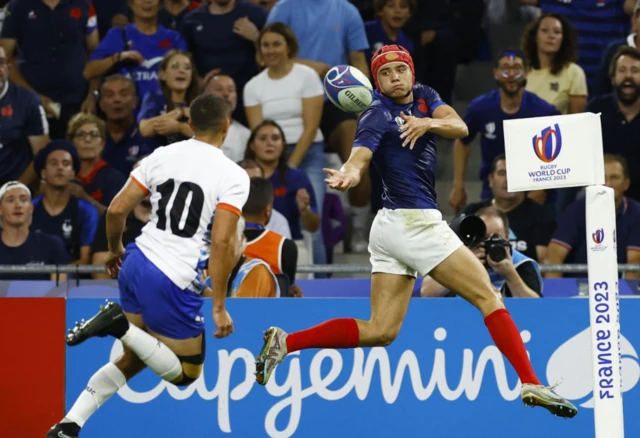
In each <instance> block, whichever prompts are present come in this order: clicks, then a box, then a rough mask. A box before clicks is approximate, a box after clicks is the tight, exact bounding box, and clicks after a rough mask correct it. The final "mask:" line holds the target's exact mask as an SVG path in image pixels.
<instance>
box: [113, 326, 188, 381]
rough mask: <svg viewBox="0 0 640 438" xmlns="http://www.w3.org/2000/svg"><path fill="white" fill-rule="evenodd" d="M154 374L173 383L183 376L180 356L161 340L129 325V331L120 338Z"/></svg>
mask: <svg viewBox="0 0 640 438" xmlns="http://www.w3.org/2000/svg"><path fill="white" fill-rule="evenodd" d="M120 340H121V341H122V343H123V344H124V345H126V346H127V347H129V348H131V350H133V352H134V353H135V354H136V356H138V357H139V358H140V360H141V361H142V362H144V363H145V365H147V366H148V367H149V368H151V369H152V370H153V372H154V373H156V374H157V375H159V376H160V377H161V378H163V379H164V380H166V381H167V382H173V381H174V380H176V379H177V378H178V377H180V374H182V365H181V364H180V359H178V356H176V354H175V353H174V352H173V351H171V350H170V349H169V347H167V346H166V345H165V344H163V343H162V342H161V341H160V340H158V339H156V338H154V337H153V336H151V335H150V334H149V333H147V332H145V331H143V330H140V329H139V328H138V327H136V326H135V325H133V324H129V330H127V333H125V334H124V336H122V337H121V338H120Z"/></svg>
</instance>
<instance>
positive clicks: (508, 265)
mask: <svg viewBox="0 0 640 438" xmlns="http://www.w3.org/2000/svg"><path fill="white" fill-rule="evenodd" d="M487 264H488V265H489V267H491V269H493V270H494V271H495V272H496V273H497V274H498V275H500V276H501V277H504V278H507V277H508V276H509V275H510V274H512V273H513V272H514V271H515V267H514V266H513V258H511V251H507V256H506V257H505V258H504V259H503V260H502V261H500V262H495V261H493V260H492V259H491V256H489V254H487Z"/></svg>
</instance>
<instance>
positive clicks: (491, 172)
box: [489, 154, 507, 175]
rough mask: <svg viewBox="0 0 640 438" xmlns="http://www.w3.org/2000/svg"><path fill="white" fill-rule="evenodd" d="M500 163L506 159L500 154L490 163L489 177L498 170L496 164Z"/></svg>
mask: <svg viewBox="0 0 640 438" xmlns="http://www.w3.org/2000/svg"><path fill="white" fill-rule="evenodd" d="M500 161H507V157H506V156H505V155H504V154H500V155H498V156H497V157H495V158H494V159H493V161H492V162H491V167H490V168H489V175H493V174H494V173H496V169H497V168H498V163H499V162H500Z"/></svg>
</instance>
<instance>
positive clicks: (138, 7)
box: [84, 0, 187, 100]
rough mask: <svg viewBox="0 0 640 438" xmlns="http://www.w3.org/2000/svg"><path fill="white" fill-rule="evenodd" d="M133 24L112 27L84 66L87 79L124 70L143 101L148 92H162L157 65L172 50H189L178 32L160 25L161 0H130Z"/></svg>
mask: <svg viewBox="0 0 640 438" xmlns="http://www.w3.org/2000/svg"><path fill="white" fill-rule="evenodd" d="M129 7H130V8H131V12H132V14H133V24H128V25H126V26H125V27H124V28H122V29H120V28H113V29H111V30H110V31H109V32H108V33H107V35H105V37H104V39H103V40H102V41H101V42H100V45H99V46H98V48H97V49H96V50H95V51H94V52H93V53H92V54H91V56H89V61H88V62H87V65H86V66H85V68H84V77H85V78H86V79H96V78H100V77H102V76H103V75H105V74H114V73H121V74H123V75H128V76H129V77H131V79H133V81H134V83H135V85H136V90H137V95H138V97H139V98H140V100H142V99H143V98H144V96H146V95H147V93H149V92H158V91H160V82H159V80H158V64H159V63H160V62H161V61H162V59H163V57H164V55H165V54H166V53H167V52H168V51H169V50H171V49H181V50H186V48H187V45H186V43H185V41H184V39H183V38H182V36H180V34H179V33H178V32H175V31H173V30H169V29H166V28H164V27H162V26H160V25H159V24H158V13H159V11H160V0H151V1H149V0H131V1H130V2H129Z"/></svg>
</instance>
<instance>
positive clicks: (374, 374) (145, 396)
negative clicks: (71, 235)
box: [61, 298, 640, 438]
mask: <svg viewBox="0 0 640 438" xmlns="http://www.w3.org/2000/svg"><path fill="white" fill-rule="evenodd" d="M103 302H104V300H103V299H93V298H70V299H68V300H67V322H68V325H69V326H71V325H72V324H73V322H74V321H76V320H80V319H81V318H87V317H89V316H91V315H93V314H94V313H95V312H96V310H97V308H98V306H99V305H100V304H101V303H103ZM507 306H508V308H509V310H510V312H511V314H512V315H513V317H514V319H515V321H516V323H517V324H518V326H519V328H520V330H521V334H522V337H523V340H524V341H525V343H526V346H527V350H528V351H529V354H530V356H531V359H532V362H533V365H534V368H535V369H536V371H537V373H538V376H539V378H540V380H541V381H543V383H545V384H554V383H556V381H557V380H559V379H561V378H562V379H564V381H563V383H562V384H561V385H560V386H559V387H558V388H557V392H558V393H559V394H561V395H562V396H564V397H566V398H568V399H570V400H572V401H573V402H574V403H575V404H576V405H577V406H578V407H579V413H578V415H577V416H576V417H575V418H573V419H571V420H565V419H561V418H557V417H554V416H552V415H550V414H549V413H548V412H547V411H545V410H543V409H540V408H536V409H530V408H525V407H524V406H523V404H522V403H521V401H520V399H519V395H520V385H519V381H518V378H517V375H516V374H515V372H514V371H513V370H512V369H511V367H510V365H509V364H508V362H507V361H506V359H505V358H504V357H503V356H502V355H501V354H500V352H499V351H498V350H497V348H496V347H495V346H494V344H493V342H492V340H491V338H490V336H489V334H488V333H487V331H486V329H485V327H484V323H483V320H482V317H481V315H480V313H478V312H477V310H476V309H474V308H473V307H472V306H470V305H469V304H467V303H466V302H464V301H462V300H457V299H430V300H413V301H412V303H411V306H410V308H409V312H408V314H407V318H406V321H405V323H404V325H403V327H402V331H401V333H400V335H399V336H398V338H397V339H396V341H395V342H394V343H393V344H392V345H391V346H390V347H388V348H373V349H371V348H365V349H360V348H358V349H355V350H308V351H303V352H299V353H294V354H292V355H291V356H290V357H289V358H287V359H286V360H285V361H284V362H283V363H282V364H281V365H279V367H278V368H277V369H276V372H275V374H274V375H273V377H272V380H271V381H270V382H269V384H268V385H267V386H266V387H262V386H260V385H258V384H256V383H254V376H253V371H254V357H255V355H256V354H257V353H258V351H259V350H260V348H261V346H262V330H264V329H266V328H268V327H269V326H271V325H278V326H280V327H282V328H283V329H285V330H286V331H295V330H300V329H303V328H306V327H309V326H310V325H314V324H317V323H319V322H321V321H323V320H325V319H328V318H334V317H344V316H353V317H357V318H364V319H367V318H368V317H369V301H368V300H367V299H359V298H353V299H306V300H305V299H282V300H273V299H271V300H269V299H264V300H259V299H254V300H249V299H238V300H228V309H229V312H230V314H231V316H232V318H233V320H234V322H235V332H234V333H233V335H231V336H230V337H228V338H225V339H222V340H216V339H214V338H213V336H212V334H211V332H212V331H213V324H212V322H211V319H210V317H209V316H208V315H209V314H210V312H211V301H210V300H207V302H206V304H205V309H204V311H205V315H206V316H207V328H208V333H207V335H208V336H209V338H208V339H207V341H208V343H207V355H206V363H205V367H204V372H203V375H202V376H201V378H200V379H199V380H198V381H196V382H195V383H194V384H193V385H191V386H190V387H188V388H176V387H174V386H172V385H170V384H167V383H165V382H163V381H161V380H160V379H159V378H158V377H156V376H155V375H154V374H153V373H152V372H151V371H149V370H145V371H144V372H143V373H142V374H140V375H139V376H137V377H135V378H134V379H132V380H131V381H130V382H129V384H128V385H127V386H125V387H123V388H122V389H121V390H120V391H119V393H118V394H117V395H115V396H114V397H112V399H111V400H109V401H108V402H106V403H105V404H104V405H103V406H102V407H101V408H100V409H99V411H98V412H97V413H96V414H95V415H94V416H93V417H92V418H91V419H90V420H89V421H88V422H87V424H86V425H85V427H84V429H83V435H84V436H88V437H92V438H102V437H104V438H107V437H109V438H110V437H113V436H118V437H121V438H134V437H136V438H137V437H157V438H162V437H190V438H199V437H203V438H205V437H221V436H230V437H246V438H254V437H283V438H284V437H291V436H295V437H304V438H313V437H326V436H334V437H430V438H502V437H504V438H507V437H508V438H512V437H518V438H539V437H541V436H544V437H545V438H556V437H557V438H560V437H562V438H567V437H571V438H578V437H580V438H587V437H593V436H594V425H593V421H594V420H593V418H594V417H593V399H592V392H593V391H592V377H591V352H590V351H591V350H590V337H589V315H588V301H587V300H586V299H555V300H532V299H531V300H528V299H520V300H518V299H512V300H508V302H507ZM639 314H640V301H639V300H637V299H635V298H626V299H622V300H621V321H622V338H621V348H622V357H623V359H622V375H623V378H622V380H623V382H622V386H623V391H624V392H623V398H624V409H625V427H626V436H628V437H637V436H640V417H638V416H637V415H634V414H635V413H636V412H638V410H639V409H640V389H639V388H638V387H637V384H638V381H639V380H640V363H639V358H638V353H637V351H638V349H639V348H640V319H638V317H637V315H639ZM61 336H62V333H61ZM120 351H121V346H120V344H119V341H115V342H114V340H112V339H90V340H88V341H87V342H85V343H84V344H82V345H79V346H76V347H67V353H66V354H67V366H66V407H67V409H68V408H70V407H71V405H72V404H73V402H74V401H75V398H76V397H77V395H78V394H79V393H80V392H81V391H82V390H83V389H84V388H85V386H86V383H87V381H88V379H89V378H90V377H91V375H92V374H93V373H94V372H95V371H96V370H97V369H99V368H100V367H101V366H102V365H103V364H104V363H105V362H107V361H108V360H110V359H115V358H116V357H117V356H118V354H119V352H120Z"/></svg>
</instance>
